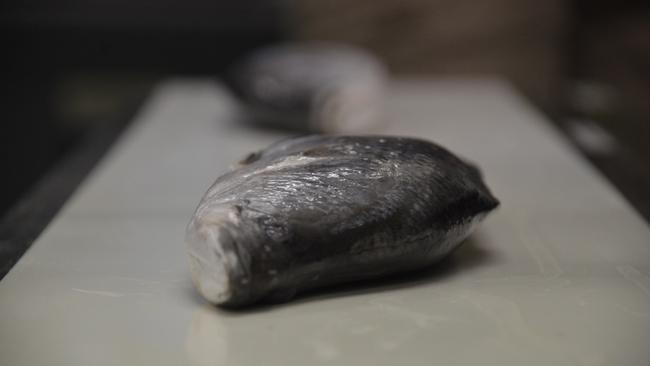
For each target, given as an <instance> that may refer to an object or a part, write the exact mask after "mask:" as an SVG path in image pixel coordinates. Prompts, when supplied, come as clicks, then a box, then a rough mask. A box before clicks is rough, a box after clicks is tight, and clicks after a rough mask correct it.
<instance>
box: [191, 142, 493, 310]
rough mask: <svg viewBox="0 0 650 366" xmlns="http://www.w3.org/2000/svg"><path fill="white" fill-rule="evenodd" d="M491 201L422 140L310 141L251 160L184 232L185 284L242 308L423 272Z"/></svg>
mask: <svg viewBox="0 0 650 366" xmlns="http://www.w3.org/2000/svg"><path fill="white" fill-rule="evenodd" d="M498 205H499V202H498V200H497V199H496V198H495V197H494V196H493V195H492V194H491V193H490V191H489V189H488V188H487V187H486V185H485V184H484V183H483V180H482V176H481V173H480V171H479V170H478V169H477V168H476V167H475V166H473V165H471V164H469V163H467V162H465V161H463V160H461V159H460V158H458V157H456V156H455V155H453V154H452V153H450V152H449V151H447V150H446V149H444V148H442V147H440V146H438V145H436V144H433V143H430V142H427V141H424V140H419V139H412V138H403V137H388V136H324V135H314V136H308V137H302V138H296V139H291V140H284V141H280V142H278V143H276V144H274V145H271V146H270V147H268V148H267V149H265V150H262V151H260V152H257V153H253V154H251V155H250V156H249V157H247V158H246V159H244V160H243V161H242V162H241V163H240V165H239V166H238V167H236V168H234V169H233V170H232V171H230V172H228V173H226V174H225V175H223V176H221V177H219V178H218V179H217V180H216V182H215V183H214V184H213V185H212V187H210V189H209V190H208V191H207V193H206V194H205V196H204V197H203V199H202V201H201V203H200V204H199V206H198V208H197V209H196V212H195V213H194V215H193V217H192V219H191V220H190V223H189V224H188V227H187V232H186V243H187V245H188V249H189V254H190V264H191V269H192V278H193V281H194V284H195V285H196V287H197V288H198V290H199V292H201V293H202V294H203V296H204V297H205V298H206V299H208V300H209V301H210V302H212V303H214V304H217V305H222V306H227V307H240V306H246V305H249V304H252V303H255V302H257V301H260V300H275V301H283V300H288V299H290V298H291V297H292V296H293V295H294V294H295V293H296V292H298V291H303V290H307V289H310V288H316V287H321V286H326V285H331V284H335V283H342V282H350V281H357V280H364V279H370V278H377V277H382V276H386V275H389V274H391V273H397V272H404V271H409V270H415V269H419V268H423V267H426V266H429V265H431V264H433V263H435V262H437V261H439V260H440V259H441V258H443V257H444V256H445V255H447V254H448V253H450V252H451V251H452V250H453V249H455V248H456V247H457V246H458V245H459V244H460V243H461V242H462V241H463V239H465V238H466V237H467V236H468V235H469V234H470V233H471V232H472V231H473V229H474V228H475V227H476V226H477V225H478V223H479V222H480V221H481V220H482V219H483V218H484V217H485V216H486V215H487V214H488V213H489V212H490V211H492V210H493V209H494V208H496V207H497V206H498Z"/></svg>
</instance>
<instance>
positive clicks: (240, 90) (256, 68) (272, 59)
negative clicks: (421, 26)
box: [224, 42, 388, 133]
mask: <svg viewBox="0 0 650 366" xmlns="http://www.w3.org/2000/svg"><path fill="white" fill-rule="evenodd" d="M224 81H225V82H226V85H227V86H228V87H229V88H230V90H231V91H232V92H233V94H234V95H235V96H236V97H237V99H239V101H240V102H241V105H242V106H244V107H245V108H243V109H242V110H243V112H244V113H243V114H242V115H243V116H245V117H246V119H247V121H248V122H252V124H253V125H255V126H258V127H267V128H268V127H271V128H279V129H285V130H293V131H300V132H305V133H355V132H367V131H370V130H371V129H372V128H374V127H375V126H377V125H380V124H381V122H382V121H384V120H385V119H384V109H383V105H384V104H385V99H386V97H385V95H386V89H387V88H386V85H387V81H388V72H387V68H386V67H385V66H384V65H383V63H382V62H381V61H379V59H378V58H377V57H375V56H374V55H372V54H370V53H369V52H367V51H365V50H362V49H360V48H357V47H353V46H350V45H341V44H336V43H330V42H308V43H283V44H278V45H273V46H267V47H264V48H262V49H259V50H257V51H255V52H253V53H252V54H250V55H248V56H247V57H246V58H244V59H243V60H241V61H240V62H238V63H236V64H235V65H234V66H233V67H232V68H231V69H230V70H229V72H227V73H226V74H225V78H224Z"/></svg>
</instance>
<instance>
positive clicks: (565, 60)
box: [0, 0, 650, 218]
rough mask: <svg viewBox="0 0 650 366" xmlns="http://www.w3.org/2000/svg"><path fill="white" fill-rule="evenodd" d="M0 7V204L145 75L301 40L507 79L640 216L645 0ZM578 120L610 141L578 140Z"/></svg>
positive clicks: (100, 2)
mask: <svg viewBox="0 0 650 366" xmlns="http://www.w3.org/2000/svg"><path fill="white" fill-rule="evenodd" d="M0 10H1V12H0V14H1V15H0V34H1V36H0V37H2V45H3V48H5V50H3V52H2V54H3V55H4V56H3V57H2V58H3V59H4V62H3V64H4V66H2V71H1V74H2V84H1V86H0V98H1V99H0V100H2V102H1V104H0V107H1V108H0V123H1V125H0V149H1V150H0V151H1V156H2V160H1V161H2V179H1V182H2V183H1V188H2V189H1V190H0V192H1V193H0V215H2V214H4V213H6V212H10V211H11V208H12V207H16V204H17V202H20V200H21V199H24V197H28V196H29V195H30V192H32V190H33V189H34V187H35V184H36V183H37V182H38V181H39V180H42V177H44V176H45V175H46V174H49V173H51V172H52V171H53V170H56V169H58V168H57V163H58V162H60V161H61V160H62V159H65V158H66V157H69V156H70V155H73V154H75V153H79V151H81V150H79V149H80V146H83V145H84V142H85V143H87V141H88V139H89V136H96V135H97V133H98V132H97V131H104V130H107V128H108V130H111V128H112V130H116V129H119V126H122V125H124V123H125V122H126V120H128V115H129V113H128V111H132V110H134V109H135V108H136V107H137V105H138V104H139V103H140V102H141V101H142V99H143V98H144V97H145V96H146V95H147V92H148V90H149V89H150V88H151V86H152V85H154V84H155V82H156V81H158V80H160V79H162V78H165V77H169V76H172V75H175V76H177V75H187V76H209V77H214V76H217V75H219V74H221V73H222V72H223V71H224V70H225V69H226V68H227V66H228V65H230V64H231V63H232V62H234V61H235V60H237V59H238V58H239V57H241V56H242V55H244V54H245V53H246V52H249V51H250V50H252V49H254V48H256V47H259V46H261V45H265V44H270V43H273V42H278V41H283V40H296V39H297V40H333V41H339V42H348V43H352V44H355V45H358V46H361V47H364V48H366V49H368V50H370V51H372V52H374V53H375V54H377V55H378V56H379V57H380V58H381V59H382V60H383V61H384V62H385V63H386V64H387V66H388V67H389V69H390V70H391V72H392V73H394V74H395V75H396V76H399V75H410V76H412V75H427V76H431V75H433V76H436V75H458V76H468V75H483V74H493V75H500V76H504V77H506V78H508V79H509V80H510V81H511V82H513V83H514V85H515V86H516V87H517V88H519V90H521V91H522V92H523V93H524V95H526V96H527V97H528V98H529V99H530V100H531V101H532V102H533V103H535V104H536V105H537V106H538V107H539V108H540V109H541V110H542V111H544V112H545V113H546V114H547V115H548V116H550V117H551V118H552V120H553V121H554V122H555V123H557V126H558V127H559V128H561V129H562V130H563V131H565V132H566V133H567V136H568V137H569V138H571V139H572V140H573V141H574V142H575V143H576V146H578V147H579V148H581V149H582V151H583V152H584V153H585V155H586V156H587V157H588V158H589V159H591V161H592V162H593V163H595V165H596V166H597V167H599V168H600V169H601V170H602V171H603V172H604V173H605V174H606V176H607V177H608V178H609V179H610V180H611V181H612V182H613V183H614V184H615V185H616V186H617V187H618V188H619V189H620V190H621V191H622V192H623V194H624V195H625V196H626V197H627V198H628V199H629V200H630V201H631V202H632V203H633V204H634V205H635V207H637V209H638V210H639V211H640V212H641V213H643V214H644V215H645V216H646V218H648V217H650V194H649V193H648V192H647V187H650V171H649V168H648V166H650V158H649V157H650V146H649V145H650V144H649V143H648V142H650V140H649V139H648V137H650V133H649V130H650V124H649V123H648V120H649V118H650V5H648V2H647V1H636V2H621V1H587V0H579V1H578V0H575V1H561V0H549V1H533V0H485V1H480V2H477V1H471V0H456V1H452V0H403V1H397V0H390V1H389V0H354V1H350V0H329V1H326V0H303V1H298V0H294V1H291V0H286V1H275V2H273V1H268V0H267V1H265V0H239V1H236V2H229V1H228V2H227V1H216V0H213V1H209V0H191V1H190V0H185V1H178V0H158V1H133V0H132V1H126V0H111V1H109V0H86V1H81V0H67V1H45V0H22V1H18V0H11V1H4V2H2V5H1V8H0ZM116 126H117V127H116ZM585 126H586V128H587V129H588V130H589V129H591V130H592V132H593V131H596V132H598V133H601V134H602V133H604V134H605V136H606V137H607V138H609V139H610V140H612V141H614V142H615V146H616V148H615V149H608V150H607V151H602V150H598V149H593V148H592V147H590V146H589V144H585V143H584V141H583V140H584V139H583V138H582V137H581V134H580V133H576V129H578V130H579V129H581V128H585ZM594 126H595V127H594ZM594 128H595V130H594Z"/></svg>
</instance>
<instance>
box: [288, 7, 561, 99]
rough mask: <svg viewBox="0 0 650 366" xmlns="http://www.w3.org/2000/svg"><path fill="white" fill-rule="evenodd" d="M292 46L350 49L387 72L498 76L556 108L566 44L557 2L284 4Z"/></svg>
mask: <svg viewBox="0 0 650 366" xmlns="http://www.w3.org/2000/svg"><path fill="white" fill-rule="evenodd" d="M290 4H291V8H292V9H293V11H294V14H295V16H294V17H293V19H294V21H295V24H294V28H295V30H296V33H297V37H298V38H299V39H307V40H312V39H325V40H332V41H341V42H349V43H353V44H356V45H359V46H362V47H365V48H368V49H370V50H371V51H373V52H375V53H376V54H377V55H379V56H380V57H381V58H382V59H383V60H384V61H385V62H386V63H387V64H388V66H389V67H390V69H391V70H392V71H393V72H395V73H400V74H420V75H421V74H436V75H457V76H458V75H461V76H462V75H468V74H469V75H472V74H473V75H477V74H478V75H482V74H492V75H495V74H496V75H503V76H505V77H508V78H509V79H510V80H512V81H513V82H514V83H515V84H516V85H517V86H519V87H520V88H521V89H522V90H524V91H526V93H527V94H528V95H529V96H530V97H532V98H534V99H535V100H536V101H537V102H539V103H541V104H543V105H544V106H546V107H552V106H553V105H554V104H555V103H557V97H558V93H557V90H558V89H559V88H560V87H561V80H562V77H563V71H564V63H565V59H564V57H563V51H564V48H565V42H566V40H567V37H566V35H567V4H566V1H564V0H548V1H536V0H482V1H473V0H401V1H396V0H354V1H349V0H292V1H291V2H290Z"/></svg>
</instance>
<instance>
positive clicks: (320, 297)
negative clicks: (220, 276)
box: [0, 80, 650, 366]
mask: <svg viewBox="0 0 650 366" xmlns="http://www.w3.org/2000/svg"><path fill="white" fill-rule="evenodd" d="M387 108H388V110H389V113H390V119H391V120H393V121H394V123H393V124H392V125H389V126H384V127H382V128H383V129H382V130H379V131H375V132H378V133H386V134H401V135H410V136H418V137H422V138H427V139H431V140H434V141H437V142H439V143H441V144H443V145H445V146H447V147H449V148H450V149H451V150H452V151H454V152H457V153H458V154H460V155H462V156H465V157H467V158H469V159H471V160H473V161H475V162H477V163H478V164H479V165H480V166H481V167H482V169H483V171H484V172H485V176H486V180H487V182H488V184H489V186H490V187H491V188H492V189H493V191H494V193H495V195H496V196H497V197H499V199H500V200H501V202H502V205H501V207H500V209H499V210H498V212H496V213H495V214H494V215H492V216H491V217H489V218H488V219H487V220H486V221H485V222H484V224H483V226H482V227H481V228H480V229H479V230H478V231H477V232H476V234H475V235H473V236H472V238H471V239H470V240H469V242H468V243H466V245H465V246H464V247H463V248H462V249H461V250H460V251H458V252H457V253H456V254H455V255H454V257H452V258H450V261H451V262H450V263H447V264H446V265H445V266H443V267H441V268H442V269H441V270H440V271H438V272H436V274H435V275H432V276H428V277H424V278H417V279H414V280H413V281H407V282H400V283H394V282H389V283H387V284H386V285H383V286H382V285H377V284H375V285H374V286H372V287H369V288H365V287H359V288H356V289H348V290H346V291H343V292H324V293H320V294H317V295H312V296H309V297H304V298H299V299H298V300H296V301H293V302H291V303H288V304H285V305H280V306H275V307H270V308H268V307H267V308H261V309H257V310H254V311H247V312H237V313H231V312H225V311H222V310H218V309H215V308H213V307H211V306H209V305H207V304H206V303H205V302H204V301H203V300H201V299H200V297H198V295H197V294H196V292H195V291H194V289H193V288H192V285H191V283H190V278H189V271H188V264H187V258H186V255H185V248H184V245H183V235H184V227H185V225H186V223H187V221H188V219H189V217H190V215H191V213H192V211H193V209H194V207H195V205H196V204H197V203H198V200H199V199H200V197H201V196H202V194H203V193H204V191H205V190H206V189H207V188H208V186H209V185H210V184H211V183H212V181H213V180H214V179H215V178H216V177H217V176H218V175H219V174H221V173H222V172H224V171H225V170H226V169H227V167H228V166H229V164H231V163H232V162H235V161H237V160H238V159H240V158H241V157H243V156H244V155H245V154H246V153H248V152H250V151H252V150H257V149H259V148H262V147H265V146H266V145H267V144H269V143H271V142H273V141H275V140H276V139H279V138H282V137H284V136H285V135H283V134H281V133H278V132H269V131H259V130H254V129H251V128H250V127H246V126H242V125H240V124H238V123H237V121H236V118H235V114H234V113H235V111H234V108H233V105H232V101H231V99H230V98H229V97H228V95H227V94H226V93H225V92H224V91H223V90H222V89H221V88H220V87H219V86H218V85H215V84H212V83H208V82H202V81H191V80H190V81H188V80H177V81H171V82H167V83H165V84H163V85H161V86H160V87H159V88H157V91H156V92H155V94H154V95H153V97H152V98H151V100H150V101H149V102H148V103H147V105H146V107H145V108H144V109H143V110H142V111H141V113H139V115H138V116H137V118H136V121H135V123H134V125H133V126H132V127H131V128H130V129H129V130H128V131H127V132H126V133H125V135H124V136H123V138H122V139H121V140H120V142H119V143H118V144H117V145H116V146H115V147H114V148H113V150H112V151H111V153H110V154H109V156H108V157H107V158H105V159H104V160H103V162H102V163H101V164H100V165H99V166H98V167H97V168H96V169H95V170H94V172H93V173H92V175H91V176H90V177H89V178H88V179H87V180H86V181H85V183H84V184H83V185H82V187H81V188H80V189H79V190H78V191H77V192H76V194H75V195H74V197H73V198H72V199H71V200H70V201H69V202H68V204H67V205H66V206H65V207H64V209H63V210H62V211H61V212H60V213H59V215H58V216H57V218H56V219H55V220H54V221H53V222H52V223H51V224H50V225H49V227H48V228H47V229H46V230H45V232H44V233H43V234H42V235H41V236H40V238H39V239H38V240H37V241H36V243H35V244H34V245H33V246H32V247H31V249H30V250H29V251H28V252H27V254H25V255H24V256H23V258H22V259H21V260H20V261H19V262H18V264H17V265H16V266H15V267H14V268H13V269H12V271H11V272H10V273H9V274H8V275H7V276H6V277H5V278H4V279H3V280H2V281H1V282H0V364H1V365H66V366H74V365H84V366H87V365H94V366H99V365H122V366H126V365H213V366H216V365H233V366H236V365H289V366H290V365H317V364H336V365H373V366H379V365H481V366H488V365H543V366H548V365H618V366H622V365H639V366H641V365H648V364H650V347H649V345H650V343H649V342H650V341H649V340H650V230H649V229H648V226H647V224H646V223H645V222H644V221H643V220H642V219H641V218H640V217H639V216H638V215H637V214H636V213H635V212H634V211H633V210H632V209H631V208H630V206H629V205H628V204H627V203H626V202H625V201H624V200H623V199H622V198H621V196H620V195H619V194H618V193H617V192H616V191H615V190H614V189H613V188H612V187H611V186H610V185H609V184H608V183H606V182H605V180H604V179H603V178H602V177H601V176H600V175H599V174H598V173H597V172H596V171H595V170H594V169H593V168H592V167H590V166H589V165H588V164H587V163H586V162H585V161H584V160H583V159H582V158H580V157H579V156H578V155H577V153H576V152H575V151H574V150H573V149H572V148H570V147H569V145H568V144H567V142H566V141H565V140H564V139H563V138H561V137H560V136H559V134H558V133H557V132H556V131H554V130H553V129H552V128H551V127H550V126H549V125H548V123H547V122H546V121H545V120H544V119H543V118H542V117H540V115H539V114H537V113H536V112H535V111H534V110H532V109H531V108H530V107H529V106H528V105H527V104H526V102H524V101H523V100H522V99H520V98H519V97H517V95H516V94H515V93H514V92H513V91H512V90H511V89H510V88H509V87H507V86H506V85H504V84H502V83H500V82H498V81H494V80H442V81H413V80H411V81H400V82H397V83H395V85H394V86H393V87H392V88H391V94H390V100H389V102H388V105H387Z"/></svg>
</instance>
